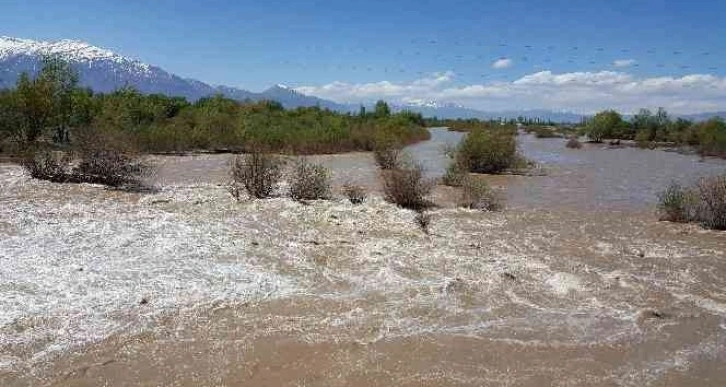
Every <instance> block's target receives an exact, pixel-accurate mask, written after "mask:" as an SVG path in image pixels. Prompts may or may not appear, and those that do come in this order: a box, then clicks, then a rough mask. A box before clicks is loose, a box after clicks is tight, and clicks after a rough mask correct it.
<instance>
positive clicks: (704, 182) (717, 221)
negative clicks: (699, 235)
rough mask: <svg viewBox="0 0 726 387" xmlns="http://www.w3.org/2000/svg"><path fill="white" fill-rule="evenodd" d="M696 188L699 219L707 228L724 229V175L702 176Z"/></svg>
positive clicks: (725, 222) (725, 188)
mask: <svg viewBox="0 0 726 387" xmlns="http://www.w3.org/2000/svg"><path fill="white" fill-rule="evenodd" d="M697 190H698V194H699V199H700V201H701V209H700V216H699V221H700V222H701V223H702V224H703V225H704V226H705V227H707V228H710V229H714V230H726V176H714V177H708V178H703V179H701V180H700V181H699V182H698V184H697Z"/></svg>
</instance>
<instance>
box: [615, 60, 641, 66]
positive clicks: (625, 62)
mask: <svg viewBox="0 0 726 387" xmlns="http://www.w3.org/2000/svg"><path fill="white" fill-rule="evenodd" d="M636 63H638V61H636V60H635V59H618V60H615V61H614V62H613V66H615V67H630V66H632V65H634V64H636Z"/></svg>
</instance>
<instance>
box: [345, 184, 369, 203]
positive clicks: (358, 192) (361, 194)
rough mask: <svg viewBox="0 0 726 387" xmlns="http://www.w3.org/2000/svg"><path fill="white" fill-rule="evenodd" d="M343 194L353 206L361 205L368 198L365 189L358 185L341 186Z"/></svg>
mask: <svg viewBox="0 0 726 387" xmlns="http://www.w3.org/2000/svg"><path fill="white" fill-rule="evenodd" d="M343 194H345V196H346V197H347V198H348V200H349V201H350V202H351V203H353V204H362V203H363V202H365V201H366V198H367V197H368V194H367V193H366V190H365V188H363V187H361V186H358V185H345V186H343Z"/></svg>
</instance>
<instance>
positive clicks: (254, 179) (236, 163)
mask: <svg viewBox="0 0 726 387" xmlns="http://www.w3.org/2000/svg"><path fill="white" fill-rule="evenodd" d="M282 164H283V163H282V161H281V160H280V158H279V157H277V156H273V155H269V154H264V153H261V152H253V153H250V154H247V155H244V156H241V157H239V156H237V157H235V158H234V159H233V160H232V168H231V169H232V170H231V174H232V185H233V187H240V186H242V187H244V188H245V190H246V191H247V192H248V193H249V194H250V196H252V197H254V198H258V199H263V198H267V197H270V196H271V195H272V193H273V192H274V191H275V189H276V188H277V184H278V183H279V181H280V178H281V177H282ZM233 190H234V188H233Z"/></svg>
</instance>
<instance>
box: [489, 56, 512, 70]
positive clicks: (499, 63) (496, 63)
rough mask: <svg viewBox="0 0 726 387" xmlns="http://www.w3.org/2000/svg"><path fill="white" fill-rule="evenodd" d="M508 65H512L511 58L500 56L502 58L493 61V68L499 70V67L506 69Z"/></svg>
mask: <svg viewBox="0 0 726 387" xmlns="http://www.w3.org/2000/svg"><path fill="white" fill-rule="evenodd" d="M508 67H512V60H511V59H509V58H500V59H497V60H495V61H494V63H492V68H493V69H497V70H499V69H506V68H508Z"/></svg>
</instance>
